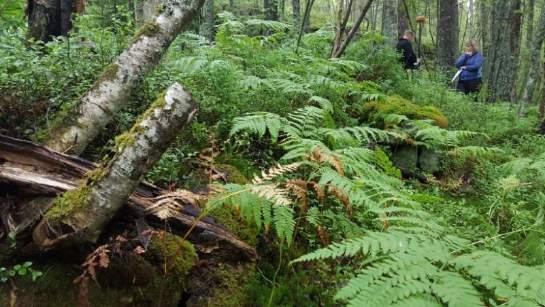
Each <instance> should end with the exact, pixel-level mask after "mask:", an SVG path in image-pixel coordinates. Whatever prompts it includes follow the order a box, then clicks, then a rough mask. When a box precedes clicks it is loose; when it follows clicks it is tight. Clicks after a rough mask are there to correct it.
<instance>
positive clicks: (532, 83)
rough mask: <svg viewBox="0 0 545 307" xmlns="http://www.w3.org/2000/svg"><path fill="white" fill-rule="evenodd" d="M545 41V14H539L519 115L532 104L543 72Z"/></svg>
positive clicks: (524, 112)
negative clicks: (542, 55) (544, 45)
mask: <svg viewBox="0 0 545 307" xmlns="http://www.w3.org/2000/svg"><path fill="white" fill-rule="evenodd" d="M544 41H545V14H541V15H540V16H539V23H538V26H537V28H536V29H535V34H534V37H533V39H532V47H531V48H530V60H529V66H530V70H529V73H528V78H527V80H526V84H525V86H524V94H523V96H522V101H521V104H520V107H519V115H525V114H526V110H527V107H528V104H530V103H531V102H532V101H533V99H534V97H535V91H536V87H537V85H538V84H539V79H540V78H539V77H540V74H541V67H542V65H541V64H540V62H541V50H542V48H543V42H544Z"/></svg>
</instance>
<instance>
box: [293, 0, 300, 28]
mask: <svg viewBox="0 0 545 307" xmlns="http://www.w3.org/2000/svg"><path fill="white" fill-rule="evenodd" d="M291 8H292V11H293V25H294V26H295V27H297V26H298V25H299V23H300V22H301V1H300V0H291Z"/></svg>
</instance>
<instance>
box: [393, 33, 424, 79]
mask: <svg viewBox="0 0 545 307" xmlns="http://www.w3.org/2000/svg"><path fill="white" fill-rule="evenodd" d="M413 40H414V33H413V31H411V30H407V31H405V33H403V36H402V37H401V38H400V39H399V41H398V42H397V45H396V49H397V52H399V53H401V62H402V63H403V68H405V69H417V68H418V65H419V62H420V61H418V59H417V58H416V54H415V53H414V51H413V46H412V44H411V42H412V41H413Z"/></svg>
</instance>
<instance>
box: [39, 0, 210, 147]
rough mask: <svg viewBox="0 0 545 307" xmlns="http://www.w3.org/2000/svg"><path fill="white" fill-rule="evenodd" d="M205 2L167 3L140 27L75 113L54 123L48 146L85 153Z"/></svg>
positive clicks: (48, 134)
mask: <svg viewBox="0 0 545 307" xmlns="http://www.w3.org/2000/svg"><path fill="white" fill-rule="evenodd" d="M203 3H204V0H193V1H192V2H191V4H190V5H187V4H185V1H182V0H171V1H166V4H164V6H163V9H162V12H161V13H160V15H159V16H157V18H155V20H154V21H153V22H149V23H146V24H144V25H143V26H142V27H141V28H140V30H139V31H138V33H137V34H136V37H135V39H134V40H133V43H132V44H131V45H130V46H129V47H128V48H127V49H126V50H125V51H124V52H123V53H122V54H121V55H120V56H119V57H118V58H117V60H116V61H115V62H114V63H113V64H111V65H110V66H108V67H107V68H106V69H105V70H104V71H103V73H102V75H101V76H100V77H99V79H98V80H97V81H96V82H95V84H94V85H93V87H92V88H91V89H89V90H88V91H87V92H86V93H85V94H84V95H83V96H82V98H81V99H80V101H79V105H78V106H76V109H75V110H73V111H74V112H69V113H68V114H66V115H60V116H61V117H60V118H58V119H57V120H55V121H54V123H53V124H52V126H51V127H50V129H48V131H47V135H46V138H47V145H48V146H49V147H50V148H53V149H55V150H57V151H60V152H69V153H72V154H76V155H77V154H80V153H82V152H83V151H84V150H85V148H86V147H87V145H88V144H89V143H90V142H91V141H92V140H93V139H94V138H95V137H96V136H97V135H98V133H99V132H100V130H101V129H102V128H104V126H106V124H108V123H109V122H110V121H111V120H112V118H113V116H114V114H116V113H117V112H118V111H119V110H120V109H121V108H122V107H123V106H124V105H125V104H126V103H127V100H128V97H129V94H130V91H131V89H132V88H133V87H134V86H135V85H136V83H137V82H138V80H140V79H141V78H142V77H143V76H144V75H145V74H146V73H147V72H148V71H150V70H151V69H152V68H154V67H155V66H156V65H157V64H158V63H159V60H160V59H161V56H162V54H163V53H164V52H165V51H166V49H167V48H168V47H169V46H170V44H171V43H172V41H173V40H174V39H175V38H176V36H177V35H178V33H180V32H181V31H182V30H183V28H184V27H186V26H188V25H189V24H190V23H191V20H192V19H193V16H194V15H195V14H197V13H198V11H199V10H200V8H201V7H202V5H203ZM74 113H75V114H74Z"/></svg>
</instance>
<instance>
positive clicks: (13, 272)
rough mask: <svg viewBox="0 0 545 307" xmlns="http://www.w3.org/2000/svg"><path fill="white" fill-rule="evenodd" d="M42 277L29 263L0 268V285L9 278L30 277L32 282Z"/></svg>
mask: <svg viewBox="0 0 545 307" xmlns="http://www.w3.org/2000/svg"><path fill="white" fill-rule="evenodd" d="M42 275H43V273H42V272H40V271H36V270H34V269H32V262H30V261H26V262H24V263H22V264H16V265H14V266H12V267H8V268H6V267H0V283H5V282H7V281H8V280H9V279H10V278H15V277H30V278H31V279H32V281H36V280H37V279H38V278H39V277H40V276H42Z"/></svg>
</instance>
